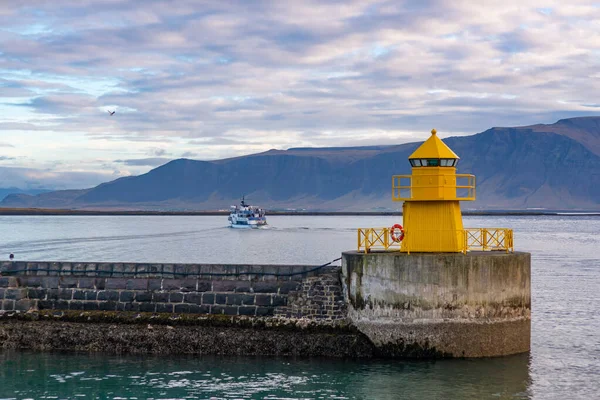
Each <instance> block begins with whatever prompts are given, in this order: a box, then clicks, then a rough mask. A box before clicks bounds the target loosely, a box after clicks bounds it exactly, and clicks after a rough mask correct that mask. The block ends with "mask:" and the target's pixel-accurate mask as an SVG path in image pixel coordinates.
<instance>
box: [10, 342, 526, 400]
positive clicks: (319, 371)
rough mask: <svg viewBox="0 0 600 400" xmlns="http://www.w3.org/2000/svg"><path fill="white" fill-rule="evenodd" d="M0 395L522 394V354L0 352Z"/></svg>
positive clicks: (332, 396)
mask: <svg viewBox="0 0 600 400" xmlns="http://www.w3.org/2000/svg"><path fill="white" fill-rule="evenodd" d="M0 360H2V365H3V368H2V372H0V379H1V380H2V383H3V385H2V388H1V389H0V393H2V396H0V398H18V399H24V398H35V399H39V398H64V397H67V396H68V397H70V398H102V399H104V398H107V399H114V398H120V399H135V398H137V399H146V398H154V399H182V398H188V399H211V398H215V399H216V398H219V399H220V398H225V399H433V398H441V397H444V398H450V399H451V398H472V399H481V398H517V399H519V398H528V397H527V396H528V392H527V391H528V387H529V383H530V382H529V381H530V377H529V373H528V367H527V364H528V356H527V355H519V356H512V357H506V358H502V359H498V360H479V361H465V360H454V361H443V362H441V361H437V362H402V361H394V362H390V361H341V360H331V359H285V358H266V357H262V358H249V357H245V358H229V357H197V358H190V357H171V358H155V357H143V358H140V357H115V356H100V355H88V354H85V355H68V354H32V353H19V354H14V353H13V354H11V353H5V354H0Z"/></svg>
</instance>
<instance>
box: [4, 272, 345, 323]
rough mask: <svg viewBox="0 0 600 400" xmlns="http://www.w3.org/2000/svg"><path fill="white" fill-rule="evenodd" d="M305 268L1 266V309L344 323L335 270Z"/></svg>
mask: <svg viewBox="0 0 600 400" xmlns="http://www.w3.org/2000/svg"><path fill="white" fill-rule="evenodd" d="M312 269H314V267H312V266H301V265H300V266H299V265H214V264H138V263H66V262H4V263H2V264H0V274H2V276H0V310H4V311H28V310H81V311H133V312H152V313H155V312H156V313H176V314H178V313H185V314H219V315H231V316H234V315H240V316H256V317H263V316H273V315H278V316H281V317H283V316H287V317H289V318H292V317H293V318H309V319H340V318H343V317H344V316H345V315H344V310H345V309H344V307H343V304H341V303H340V301H341V295H342V291H341V287H340V286H339V268H337V269H336V268H334V269H333V270H332V269H331V268H329V269H327V268H324V269H320V270H317V271H311V270H312ZM290 299H291V300H292V304H291V306H289V305H288V302H289V300H290ZM300 299H305V300H300ZM342 303H343V302H342ZM288 310H289V311H288Z"/></svg>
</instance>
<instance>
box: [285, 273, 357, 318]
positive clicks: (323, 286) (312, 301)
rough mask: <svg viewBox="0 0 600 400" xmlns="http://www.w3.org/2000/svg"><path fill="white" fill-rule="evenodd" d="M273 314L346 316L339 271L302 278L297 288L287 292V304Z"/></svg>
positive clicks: (296, 316)
mask: <svg viewBox="0 0 600 400" xmlns="http://www.w3.org/2000/svg"><path fill="white" fill-rule="evenodd" d="M275 314H276V315H278V316H282V317H286V318H310V319H332V320H335V319H343V318H346V302H345V301H344V293H343V289H342V284H341V282H340V275H339V273H337V274H324V275H320V276H313V277H308V278H306V279H304V280H303V281H302V284H301V285H300V286H299V288H298V289H297V290H293V291H290V292H289V294H288V301H287V305H286V306H282V307H278V308H277V309H276V310H275Z"/></svg>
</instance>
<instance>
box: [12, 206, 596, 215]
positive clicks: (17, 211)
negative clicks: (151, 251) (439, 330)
mask: <svg viewBox="0 0 600 400" xmlns="http://www.w3.org/2000/svg"><path fill="white" fill-rule="evenodd" d="M11 215H17V216H30V215H39V216H79V215H81V216H178V215H181V216H184V215H189V216H219V215H220V216H223V215H229V211H147V210H130V211H127V210H69V209H50V208H0V216H11ZM268 215H269V216H277V215H281V216H399V215H402V212H401V211H268ZM462 215H465V216H470V215H475V216H479V215H481V216H561V217H580V216H600V211H568V210H473V211H463V212H462Z"/></svg>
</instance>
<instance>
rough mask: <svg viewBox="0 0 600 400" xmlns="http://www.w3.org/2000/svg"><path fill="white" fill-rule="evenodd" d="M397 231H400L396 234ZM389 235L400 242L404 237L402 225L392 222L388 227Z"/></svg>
mask: <svg viewBox="0 0 600 400" xmlns="http://www.w3.org/2000/svg"><path fill="white" fill-rule="evenodd" d="M397 231H400V234H397V233H396V232H397ZM390 237H391V238H392V240H393V241H394V242H401V241H402V239H404V228H403V227H402V225H400V224H394V225H393V226H392V227H391V228H390Z"/></svg>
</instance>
